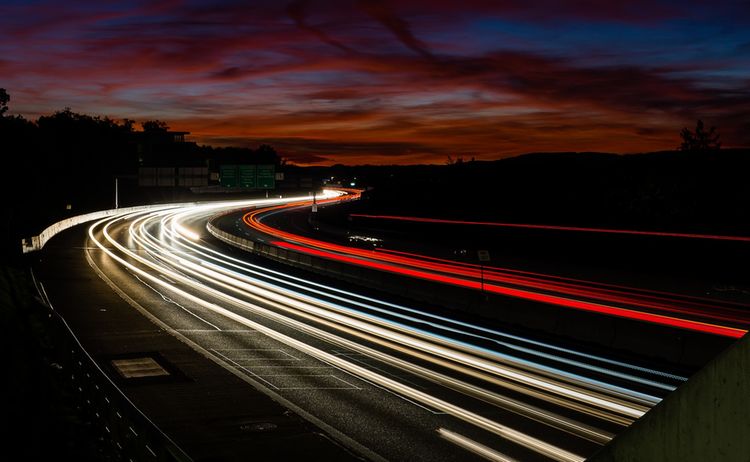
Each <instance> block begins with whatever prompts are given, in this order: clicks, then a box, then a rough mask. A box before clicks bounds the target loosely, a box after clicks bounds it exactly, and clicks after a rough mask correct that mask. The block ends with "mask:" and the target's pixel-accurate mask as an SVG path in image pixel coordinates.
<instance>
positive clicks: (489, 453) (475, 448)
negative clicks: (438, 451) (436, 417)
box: [437, 428, 517, 462]
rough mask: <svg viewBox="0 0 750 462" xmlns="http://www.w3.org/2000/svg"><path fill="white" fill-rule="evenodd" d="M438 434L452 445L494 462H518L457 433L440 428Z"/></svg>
mask: <svg viewBox="0 0 750 462" xmlns="http://www.w3.org/2000/svg"><path fill="white" fill-rule="evenodd" d="M437 432H438V435H440V437H441V438H443V439H445V440H447V441H450V442H451V443H453V444H455V445H457V446H460V447H462V448H464V449H466V450H467V451H469V452H473V453H474V454H476V455H478V456H481V457H484V458H485V459H487V460H491V461H493V462H517V461H516V459H513V458H511V457H508V456H506V455H505V454H502V453H500V452H498V451H495V450H494V449H492V448H488V447H487V446H485V445H483V444H480V443H477V442H476V441H474V440H472V439H469V438H467V437H465V436H463V435H459V434H458V433H456V432H452V431H450V430H447V429H445V428H438V429H437Z"/></svg>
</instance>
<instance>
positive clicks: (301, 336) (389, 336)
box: [89, 191, 686, 461]
mask: <svg viewBox="0 0 750 462" xmlns="http://www.w3.org/2000/svg"><path fill="white" fill-rule="evenodd" d="M348 198H349V197H347V196H343V195H341V192H335V191H331V192H328V193H326V195H324V197H323V198H322V199H321V201H320V202H327V201H335V200H346V199H348ZM279 202H280V200H278V199H274V200H257V201H245V202H219V203H207V204H204V205H193V206H164V207H163V208H161V209H158V210H152V211H148V212H138V213H131V214H126V215H121V216H115V217H111V218H107V219H103V220H100V221H98V222H96V223H94V224H93V225H92V226H91V227H90V228H89V239H90V241H91V242H92V243H93V244H94V245H95V246H96V247H97V248H99V249H101V250H102V251H103V252H104V253H105V254H106V255H107V256H108V258H110V259H111V260H112V261H114V262H116V263H117V264H118V265H120V266H122V267H123V268H125V269H127V271H129V272H130V273H132V274H133V275H134V276H136V277H137V278H138V279H139V280H141V281H142V282H143V283H144V284H148V285H149V286H155V287H159V288H160V289H162V290H165V291H167V292H169V293H171V294H172V295H173V296H177V297H180V298H181V299H184V300H188V301H189V302H190V303H191V304H193V305H195V306H196V307H200V309H202V310H206V312H210V313H212V314H214V315H219V316H222V317H224V318H226V319H229V320H231V321H233V322H236V323H239V324H241V325H243V326H246V327H249V328H252V329H254V330H256V331H258V332H260V333H262V334H264V335H266V336H267V337H269V338H272V339H274V340H276V341H278V342H281V343H283V344H284V345H287V346H289V347H291V348H293V349H295V350H298V351H300V352H303V353H305V354H307V355H309V356H311V357H313V358H316V359H318V360H320V361H322V362H324V363H328V364H331V365H334V366H335V367H337V368H339V369H340V370H342V371H346V372H347V373H349V374H351V375H352V376H355V377H358V378H360V379H362V380H365V381H367V382H370V383H373V384H376V385H378V386H379V387H382V388H384V389H386V390H389V391H391V392H393V393H395V394H397V395H400V396H403V397H406V398H408V399H409V400H411V401H412V402H414V403H418V404H420V405H422V406H426V407H427V408H430V409H436V410H438V411H440V412H443V413H445V414H447V416H449V417H450V418H451V419H457V421H461V422H463V423H464V424H470V425H471V426H474V427H475V428H477V429H479V430H481V431H484V432H489V433H490V434H494V435H496V436H498V437H500V438H502V439H504V440H506V441H509V442H511V443H513V444H515V445H518V446H520V447H522V448H525V449H526V450H529V451H533V452H535V453H537V454H539V455H542V456H544V457H546V458H549V459H552V460H557V461H582V460H583V459H584V456H583V455H579V454H576V453H575V452H573V451H570V450H568V449H565V448H563V447H559V446H558V445H556V444H553V443H552V442H549V441H545V440H544V437H543V436H542V435H544V432H541V433H540V434H534V435H532V434H527V433H525V432H524V431H521V430H519V429H517V428H513V427H512V426H509V425H506V424H505V423H502V422H500V421H497V420H495V419H494V418H493V417H492V412H490V411H491V410H492V409H493V408H499V409H502V410H504V411H508V412H511V413H514V414H516V415H518V416H520V417H521V418H524V419H529V420H531V421H533V422H536V423H537V424H541V426H543V427H550V428H554V429H556V430H558V431H561V432H565V433H567V434H568V435H570V437H571V438H580V439H582V440H586V441H590V442H594V443H597V444H604V443H606V442H607V441H609V440H610V439H611V438H612V437H613V436H614V435H613V433H612V431H611V430H608V429H611V428H613V426H615V427H617V426H619V427H620V428H622V427H623V426H626V425H629V424H630V423H632V422H633V421H634V420H635V419H637V418H639V417H640V416H642V415H643V413H645V412H646V411H647V410H648V409H649V408H650V407H652V406H653V405H655V404H656V403H657V402H658V401H659V400H660V399H661V397H662V396H663V395H664V394H665V393H666V392H668V391H671V390H673V389H674V388H675V387H676V386H677V385H678V384H679V383H681V382H683V381H684V380H686V379H685V378H684V377H680V376H676V375H673V374H669V373H666V372H663V371H658V370H652V369H648V368H645V367H642V366H638V365H633V364H629V363H627V362H624V361H619V360H617V359H614V358H607V357H603V356H600V355H594V354H590V353H587V352H585V351H577V350H574V349H571V348H568V347H564V346H561V345H555V344H549V343H545V342H541V341H539V340H536V339H532V338H524V337H522V336H519V335H514V334H511V333H507V332H501V331H496V330H492V329H488V328H485V327H482V326H478V325H473V324H471V323H466V322H462V321H457V320H453V319H450V318H447V317H443V316H438V315H435V314H432V313H429V312H424V311H421V310H420V309H418V308H414V307H406V306H402V305H399V304H395V303H392V302H388V301H384V300H377V299H375V298H372V297H367V296H363V295H361V294H357V293H352V292H348V291H345V290H342V289H338V288H335V287H327V286H325V285H323V284H320V283H318V282H315V281H308V280H306V279H304V278H301V277H296V276H290V275H287V274H284V273H283V272H279V271H274V270H270V269H268V268H265V267H263V266H262V265H256V264H253V263H250V262H248V261H244V260H242V259H239V258H236V257H233V256H232V255H230V254H227V253H226V252H224V251H222V249H223V247H221V246H216V245H215V244H213V245H211V244H210V243H207V242H204V241H203V237H202V236H203V235H205V232H204V231H203V230H202V229H201V227H202V226H204V223H205V222H206V220H208V219H209V217H211V216H216V215H219V214H222V213H227V212H228V211H231V210H237V209H239V208H248V207H262V206H272V207H275V206H276V205H273V204H278V203H279ZM283 202H284V205H286V204H289V205H292V206H297V205H299V204H302V203H306V202H307V200H306V199H304V198H289V199H284V200H283ZM115 227H118V229H123V227H125V228H124V229H127V232H126V233H122V232H119V233H118V235H120V234H124V237H122V236H120V237H119V238H118V236H117V235H115V234H113V232H112V230H113V229H114V228H115ZM276 325H283V326H287V327H290V328H291V329H290V330H289V331H287V332H282V331H280V330H278V329H277V328H275V327H274V326H276ZM289 332H294V334H293V335H292V334H290V333H289ZM313 339H314V340H315V341H314V342H313V341H312V340H313ZM316 342H324V343H325V344H327V345H332V346H336V347H339V348H346V349H348V350H351V351H354V352H357V353H358V354H361V355H363V356H365V357H367V358H370V359H372V360H374V361H376V362H377V363H378V364H382V365H384V367H389V368H394V369H398V370H400V371H403V372H404V373H406V374H409V375H410V376H412V377H415V378H418V379H419V380H424V381H427V382H430V383H433V384H435V385H436V386H437V387H438V388H437V389H439V390H444V391H441V392H440V393H439V394H432V393H430V392H428V391H425V390H423V389H420V388H417V387H415V386H413V385H411V384H410V383H408V382H406V381H402V380H398V379H396V378H393V377H392V376H388V375H386V374H384V373H383V372H382V371H381V370H380V369H379V368H370V367H367V366H365V365H363V364H362V363H358V362H354V361H353V360H351V359H349V358H346V357H342V356H337V355H334V354H331V353H329V352H328V351H326V350H324V349H322V348H320V346H317V344H316ZM459 397H460V399H459ZM455 400H458V401H455ZM466 400H468V401H467V402H471V403H473V402H476V403H477V405H471V406H469V407H467V406H465V405H463V403H464V402H465V401H466ZM480 403H481V405H480ZM448 422H450V421H448ZM597 422H598V423H597ZM439 433H440V436H442V437H443V438H444V439H446V440H447V441H451V442H453V443H455V444H457V445H458V446H460V447H463V448H465V449H467V450H471V451H473V452H475V453H477V454H480V455H482V454H484V456H486V457H495V458H497V457H504V456H501V455H499V454H501V453H499V452H497V451H495V450H493V449H492V448H489V447H485V446H484V445H482V444H480V443H477V442H472V440H470V439H468V438H467V437H465V436H462V435H460V434H458V433H456V432H453V431H451V430H450V429H447V428H446V429H441V431H440V432H439Z"/></svg>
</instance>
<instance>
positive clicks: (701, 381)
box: [588, 335, 750, 462]
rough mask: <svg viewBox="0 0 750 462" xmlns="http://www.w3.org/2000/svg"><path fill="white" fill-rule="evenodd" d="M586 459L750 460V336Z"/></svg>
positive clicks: (595, 461) (625, 461)
mask: <svg viewBox="0 0 750 462" xmlns="http://www.w3.org/2000/svg"><path fill="white" fill-rule="evenodd" d="M588 461H590V462H615V461H616V462H644V461H680V462H692V461H695V462H698V461H701V462H704V461H722V462H740V461H742V462H748V461H750V335H745V336H744V337H743V338H742V339H740V340H739V341H737V343H736V344H735V345H733V346H732V347H730V348H728V349H727V350H726V351H724V352H723V353H722V354H720V355H719V356H718V357H717V358H715V359H714V360H713V361H711V362H710V363H709V364H708V365H706V366H705V367H704V368H703V369H701V370H700V371H698V372H697V373H696V374H695V375H694V376H693V377H691V378H690V380H688V381H687V382H686V383H684V384H683V385H682V386H681V387H680V388H678V389H677V390H676V391H675V392H673V393H672V394H670V395H668V396H667V397H666V398H665V399H664V400H663V401H662V402H661V403H659V404H658V405H656V406H655V407H654V408H653V409H651V410H650V411H649V412H647V413H646V415H645V416H643V417H642V418H641V419H640V420H638V421H636V422H635V423H634V424H633V425H631V426H630V428H628V429H627V430H625V431H624V432H622V433H621V434H619V435H618V436H617V437H615V438H614V439H613V440H612V441H611V442H610V443H609V444H608V445H607V446H605V447H604V448H602V449H601V450H600V451H599V452H597V453H596V454H594V455H593V456H592V457H590V458H589V459H588Z"/></svg>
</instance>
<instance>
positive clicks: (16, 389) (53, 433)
mask: <svg viewBox="0 0 750 462" xmlns="http://www.w3.org/2000/svg"><path fill="white" fill-rule="evenodd" d="M48 316H49V313H48V311H47V308H46V307H44V306H43V305H42V304H41V303H39V302H38V301H37V300H36V299H35V292H34V288H33V284H32V282H31V279H30V273H28V271H27V270H22V269H20V268H17V267H8V266H3V267H0V319H1V320H2V322H0V324H1V325H2V326H3V335H2V351H4V352H6V354H5V358H6V361H5V365H4V366H5V367H4V368H3V369H4V371H3V380H2V384H3V392H2V404H0V406H1V407H2V409H3V412H2V431H1V433H2V440H3V441H2V442H3V447H4V448H5V451H10V452H15V453H16V454H18V455H19V459H22V460H80V461H95V460H96V461H99V460H105V461H107V460H115V459H113V457H112V455H111V454H109V453H107V451H106V448H105V447H104V446H103V445H102V444H100V442H99V440H98V439H97V438H96V437H95V435H94V433H93V431H92V430H91V422H88V421H86V420H84V419H82V418H81V416H80V413H79V409H78V408H77V405H76V402H75V399H74V397H73V395H72V394H71V390H69V389H66V387H64V386H63V383H64V381H63V380H62V374H63V372H62V370H61V368H60V366H59V364H57V363H56V362H55V360H54V359H53V357H54V355H55V347H54V344H53V342H52V340H51V335H52V332H50V331H49V329H48V327H46V326H47V325H48V322H47V318H48Z"/></svg>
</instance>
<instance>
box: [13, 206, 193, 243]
mask: <svg viewBox="0 0 750 462" xmlns="http://www.w3.org/2000/svg"><path fill="white" fill-rule="evenodd" d="M179 205H185V204H170V205H169V206H179ZM169 206H165V205H163V204H162V205H138V206H135V207H125V208H119V209H109V210H100V211H98V212H91V213H86V214H83V215H76V216H74V217H70V218H66V219H64V220H60V221H58V222H57V223H54V224H52V225H50V226H48V227H47V228H45V229H44V231H42V232H41V233H39V235H38V236H32V237H30V238H28V239H23V240H21V248H22V250H23V253H29V252H34V251H37V250H41V249H42V247H44V244H46V243H47V241H48V240H50V239H52V238H53V237H54V236H55V235H56V234H57V233H60V232H62V231H65V230H66V229H68V228H72V227H73V226H76V225H80V224H82V223H86V222H88V221H94V220H100V219H102V218H105V217H111V216H113V215H116V214H118V213H130V212H140V211H143V210H155V209H159V208H164V207H169Z"/></svg>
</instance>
